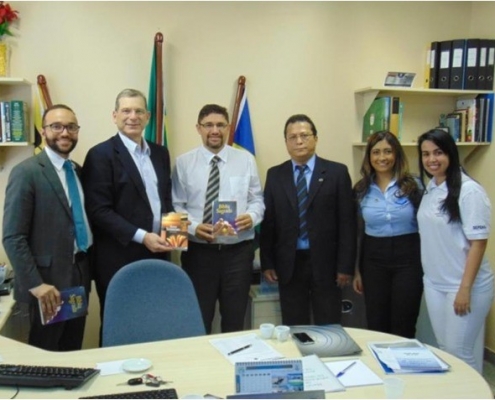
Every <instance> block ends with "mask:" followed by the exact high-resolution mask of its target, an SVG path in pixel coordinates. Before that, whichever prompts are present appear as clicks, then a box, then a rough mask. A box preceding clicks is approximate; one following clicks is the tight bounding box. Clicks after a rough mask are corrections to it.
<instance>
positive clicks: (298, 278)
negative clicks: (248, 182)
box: [260, 114, 356, 325]
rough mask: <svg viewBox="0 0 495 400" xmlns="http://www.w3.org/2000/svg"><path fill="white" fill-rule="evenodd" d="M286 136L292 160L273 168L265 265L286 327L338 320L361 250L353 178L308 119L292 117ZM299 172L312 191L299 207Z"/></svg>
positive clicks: (264, 229) (268, 194)
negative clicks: (322, 145) (322, 152)
mask: <svg viewBox="0 0 495 400" xmlns="http://www.w3.org/2000/svg"><path fill="white" fill-rule="evenodd" d="M284 137H285V144H286V146H287V151H288V152H289V155H290V157H291V160H289V161H286V162H284V163H282V164H280V165H278V166H275V167H272V168H270V169H269V170H268V173H267V178H266V182H265V191H264V195H265V206H266V209H265V216H264V219H263V222H262V225H261V238H260V250H261V268H262V270H263V274H264V276H265V277H266V279H267V280H268V281H269V282H278V284H279V291H280V304H281V308H282V321H283V323H284V324H285V325H305V324H310V323H311V322H314V323H315V324H317V325H323V324H334V323H340V321H341V301H342V293H341V288H342V287H344V286H346V285H348V284H350V282H351V278H352V275H353V274H354V260H355V251H356V226H355V211H354V205H353V200H352V186H351V179H350V176H349V173H348V170H347V167H346V166H345V165H343V164H340V163H337V162H333V161H328V160H325V159H323V158H320V157H318V156H317V155H316V154H315V150H316V144H317V143H318V136H317V130H316V127H315V125H314V123H313V121H311V119H310V118H309V117H308V116H306V115H302V114H299V115H293V116H292V117H290V118H289V119H288V120H287V122H286V124H285V128H284ZM300 167H302V168H301V169H302V171H303V173H302V174H303V175H302V179H301V185H303V189H302V190H303V191H304V192H305V193H306V192H307V196H305V197H304V201H303V202H302V204H301V205H299V200H298V190H296V184H297V178H298V175H299V169H300ZM302 190H299V193H301V191H302ZM299 197H301V195H300V196H299ZM300 214H301V216H300ZM311 315H312V316H313V320H312V319H311Z"/></svg>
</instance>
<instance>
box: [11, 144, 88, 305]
mask: <svg viewBox="0 0 495 400" xmlns="http://www.w3.org/2000/svg"><path fill="white" fill-rule="evenodd" d="M80 170H81V168H80V167H79V166H78V165H76V172H77V173H78V174H79V173H80ZM74 238H75V231H74V224H73V221H72V213H71V210H70V207H69V202H68V200H67V195H66V194H65V191H64V188H63V186H62V183H61V182H60V178H59V176H58V175H57V171H56V170H55V168H54V166H53V164H52V163H51V161H50V159H49V158H48V156H47V154H46V153H45V152H44V151H43V152H41V153H40V154H38V155H36V156H34V157H31V158H29V159H27V160H25V161H23V162H21V163H20V164H18V165H17V166H15V167H14V168H13V169H12V172H11V173H10V176H9V182H8V184H7V189H6V192H5V207H4V216H3V246H4V248H5V251H6V253H7V256H8V258H9V260H10V262H11V264H12V267H13V269H14V271H15V280H14V282H15V289H14V296H15V299H16V300H17V301H20V302H26V303H27V302H29V301H31V300H32V299H34V297H33V296H32V295H31V294H30V292H29V289H31V288H33V287H36V286H39V285H41V284H42V283H47V284H51V285H54V286H55V287H56V288H57V289H59V290H60V289H64V288H67V287H70V286H72V268H71V267H72V264H73V262H74ZM82 273H83V277H82V278H83V279H82V281H83V282H84V285H85V286H86V290H87V291H88V292H89V284H90V276H89V269H83V271H82Z"/></svg>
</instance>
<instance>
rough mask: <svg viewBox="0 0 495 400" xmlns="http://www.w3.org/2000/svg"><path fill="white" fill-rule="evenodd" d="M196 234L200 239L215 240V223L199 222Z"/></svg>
mask: <svg viewBox="0 0 495 400" xmlns="http://www.w3.org/2000/svg"><path fill="white" fill-rule="evenodd" d="M194 236H196V237H197V238H198V239H202V240H206V241H207V242H213V239H215V237H214V236H213V225H212V224H199V225H198V226H197V227H196V232H195V233H194Z"/></svg>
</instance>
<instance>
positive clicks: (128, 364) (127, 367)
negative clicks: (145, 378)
mask: <svg viewBox="0 0 495 400" xmlns="http://www.w3.org/2000/svg"><path fill="white" fill-rule="evenodd" d="M151 365H152V364H151V361H150V360H148V359H147V358H130V359H129V360H126V361H124V362H123V363H122V368H123V369H124V371H126V372H143V371H146V370H147V369H150V368H151Z"/></svg>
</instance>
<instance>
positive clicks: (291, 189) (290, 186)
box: [281, 161, 298, 211]
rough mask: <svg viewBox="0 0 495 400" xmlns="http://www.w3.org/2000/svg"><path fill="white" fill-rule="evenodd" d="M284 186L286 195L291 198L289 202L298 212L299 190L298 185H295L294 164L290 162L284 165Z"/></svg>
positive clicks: (282, 180) (282, 171)
mask: <svg viewBox="0 0 495 400" xmlns="http://www.w3.org/2000/svg"><path fill="white" fill-rule="evenodd" d="M281 173H282V177H281V178H282V179H281V182H282V185H283V187H284V190H285V193H286V194H287V197H288V198H289V202H290V204H291V206H292V208H293V209H294V210H295V211H297V208H298V205H297V190H296V184H295V183H294V171H293V170H292V162H291V161H288V162H286V163H285V164H284V165H282V170H281Z"/></svg>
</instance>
